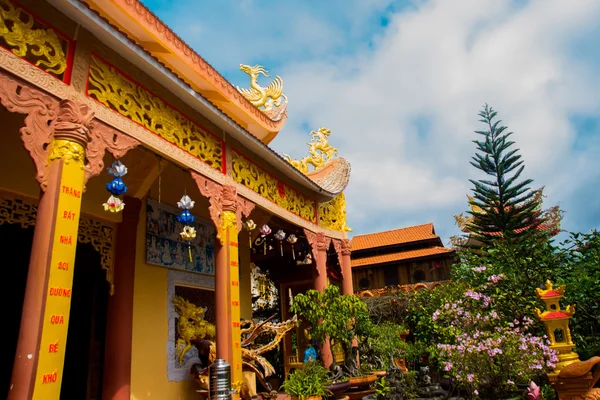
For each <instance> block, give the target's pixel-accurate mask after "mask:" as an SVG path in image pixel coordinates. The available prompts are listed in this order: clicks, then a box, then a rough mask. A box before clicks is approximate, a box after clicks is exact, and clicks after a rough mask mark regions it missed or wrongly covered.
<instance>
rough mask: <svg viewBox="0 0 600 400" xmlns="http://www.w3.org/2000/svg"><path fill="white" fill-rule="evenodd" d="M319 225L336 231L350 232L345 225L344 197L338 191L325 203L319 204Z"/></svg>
mask: <svg viewBox="0 0 600 400" xmlns="http://www.w3.org/2000/svg"><path fill="white" fill-rule="evenodd" d="M319 225H320V226H322V227H324V228H328V229H331V230H334V231H338V232H352V229H350V228H348V225H346V198H345V197H344V193H340V194H339V195H337V196H336V197H334V198H333V199H332V200H330V201H328V202H327V203H320V204H319Z"/></svg>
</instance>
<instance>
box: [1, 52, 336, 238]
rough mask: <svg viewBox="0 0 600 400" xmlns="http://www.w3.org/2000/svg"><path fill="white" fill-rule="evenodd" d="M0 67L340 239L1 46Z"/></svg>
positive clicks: (262, 203) (278, 212)
mask: <svg viewBox="0 0 600 400" xmlns="http://www.w3.org/2000/svg"><path fill="white" fill-rule="evenodd" d="M0 69H1V70H6V71H8V72H10V73H12V74H14V75H16V76H18V77H19V78H21V79H22V80H24V81H26V82H29V83H30V84H32V85H34V86H36V87H39V88H40V89H41V90H44V91H46V92H48V93H49V94H51V95H53V96H55V97H57V98H59V99H71V100H74V101H77V102H79V103H81V104H87V105H88V106H89V107H90V108H91V109H92V110H93V111H94V113H95V118H97V119H98V120H100V121H102V122H104V123H106V124H107V125H109V126H111V127H113V128H115V129H117V130H119V131H121V132H123V133H124V134H126V135H128V136H131V137H133V138H134V139H136V140H138V141H139V142H140V143H142V144H143V145H144V147H146V148H148V149H149V150H151V151H153V152H154V153H156V154H158V155H161V156H162V157H164V158H166V159H168V160H170V161H172V162H173V163H175V164H177V165H180V166H182V167H184V168H188V169H191V170H193V171H196V172H197V173H199V174H202V175H204V176H205V177H207V178H209V179H211V180H213V181H215V182H217V183H219V184H222V185H234V186H236V187H237V188H238V193H240V194H241V195H242V196H244V197H245V198H246V199H248V200H250V201H252V202H254V203H255V204H256V205H258V206H260V207H261V208H263V209H265V210H269V211H270V212H271V213H273V214H275V215H277V216H278V217H281V218H283V219H284V220H287V221H290V222H292V223H294V224H296V225H297V226H299V227H301V228H305V229H308V230H310V231H313V232H323V233H324V234H325V235H327V236H329V237H331V238H335V239H341V238H342V234H341V233H340V232H336V231H334V230H331V229H327V228H324V227H320V226H318V225H316V224H313V223H311V222H309V221H306V220H304V219H302V218H300V217H298V216H297V215H295V214H293V213H292V212H290V211H287V210H284V209H282V208H281V207H278V206H275V205H274V204H273V203H272V202H270V201H269V200H268V199H265V198H263V197H262V196H261V195H259V194H258V193H256V192H254V191H253V190H251V189H248V188H246V187H245V186H243V185H240V184H239V183H237V182H235V181H233V179H232V178H231V177H230V176H228V175H223V174H222V173H221V172H220V171H217V170H215V169H214V168H211V167H210V166H208V165H207V164H205V163H204V162H202V161H201V160H199V159H198V158H196V157H194V156H192V155H191V154H188V153H186V152H185V151H183V150H181V149H179V148H178V147H176V146H172V145H169V146H165V142H164V140H163V139H162V138H160V137H158V136H157V135H155V134H154V133H152V132H150V131H148V130H147V129H145V128H144V127H142V126H140V125H138V124H136V123H135V122H133V121H131V120H129V119H128V118H126V117H123V116H122V115H120V114H117V113H116V112H114V111H113V110H111V109H109V108H108V107H105V106H104V105H102V104H101V103H99V102H97V101H95V100H93V99H90V98H89V97H87V96H86V95H85V94H84V93H79V92H78V91H77V90H76V89H75V88H74V87H73V86H69V85H66V84H65V83H64V82H61V81H59V80H58V79H55V78H53V77H51V76H50V75H48V74H47V73H45V72H43V71H41V70H40V69H38V68H37V67H35V66H33V65H31V64H30V63H28V62H27V61H25V60H22V59H20V58H19V57H17V56H16V55H14V54H12V53H11V52H9V51H7V50H5V49H2V48H0ZM0 73H1V72H0Z"/></svg>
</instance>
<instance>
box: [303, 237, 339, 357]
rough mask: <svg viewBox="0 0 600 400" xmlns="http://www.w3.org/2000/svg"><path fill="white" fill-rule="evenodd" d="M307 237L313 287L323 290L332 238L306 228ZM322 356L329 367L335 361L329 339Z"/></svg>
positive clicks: (322, 347) (323, 347)
mask: <svg viewBox="0 0 600 400" xmlns="http://www.w3.org/2000/svg"><path fill="white" fill-rule="evenodd" d="M304 233H305V234H306V238H307V240H308V242H309V244H310V246H311V248H312V251H313V256H314V258H315V266H314V268H313V289H315V290H318V291H319V292H323V290H325V288H326V287H327V250H328V249H329V245H330V244H331V239H330V238H328V237H327V236H325V234H323V233H322V232H319V233H313V232H311V231H308V230H306V229H305V230H304ZM321 358H322V360H323V365H324V366H325V368H328V367H329V366H330V365H331V364H332V363H333V354H332V353H331V346H330V345H329V339H327V340H326V341H325V343H323V344H322V346H321Z"/></svg>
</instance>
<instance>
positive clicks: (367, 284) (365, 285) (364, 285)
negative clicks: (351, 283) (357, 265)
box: [358, 278, 371, 290]
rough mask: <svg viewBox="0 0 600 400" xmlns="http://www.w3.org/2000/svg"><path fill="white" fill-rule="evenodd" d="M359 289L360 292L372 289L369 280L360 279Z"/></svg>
mask: <svg viewBox="0 0 600 400" xmlns="http://www.w3.org/2000/svg"><path fill="white" fill-rule="evenodd" d="M358 287H359V288H360V290H367V289H368V288H370V287H371V282H370V281H369V278H360V280H359V281H358Z"/></svg>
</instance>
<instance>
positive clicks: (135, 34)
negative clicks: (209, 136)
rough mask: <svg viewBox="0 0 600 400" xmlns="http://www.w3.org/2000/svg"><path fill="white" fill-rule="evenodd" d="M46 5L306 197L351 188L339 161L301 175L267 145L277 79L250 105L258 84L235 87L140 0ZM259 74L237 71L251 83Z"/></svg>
mask: <svg viewBox="0 0 600 400" xmlns="http://www.w3.org/2000/svg"><path fill="white" fill-rule="evenodd" d="M49 2H50V3H51V4H53V5H54V6H55V7H57V8H58V9H59V10H60V11H61V12H63V13H64V14H66V15H67V16H69V17H70V18H72V19H73V20H74V21H76V22H78V23H79V24H80V25H81V26H82V27H83V28H85V29H87V30H89V31H90V32H91V33H92V34H94V35H96V36H97V37H98V38H99V39H100V40H102V41H103V42H104V43H105V44H107V45H108V46H110V47H111V48H113V49H114V50H115V51H117V52H119V54H120V55H121V56H122V57H124V58H125V59H127V60H128V61H130V62H132V63H133V64H135V65H136V66H137V67H139V68H140V69H142V70H143V71H144V72H145V73H146V74H148V75H149V76H150V77H152V78H154V79H156V80H157V81H158V82H160V83H161V84H162V85H164V86H165V88H167V89H168V90H170V91H171V92H173V93H174V94H175V95H176V96H178V97H180V98H181V99H182V100H183V101H185V102H187V103H188V104H189V105H190V106H192V107H193V108H194V109H195V110H197V111H199V112H201V113H202V114H203V115H204V116H206V117H207V118H209V119H210V120H211V122H213V123H214V124H216V125H217V126H218V127H219V128H220V129H223V131H226V132H228V133H229V134H231V135H232V137H233V138H235V139H236V140H238V141H239V142H240V144H241V145H243V146H245V147H246V149H247V150H248V151H249V152H252V153H254V154H256V156H257V157H258V158H260V159H262V160H264V161H265V162H266V163H268V164H270V165H271V166H272V167H274V168H275V169H277V170H278V171H281V172H282V173H284V174H285V175H286V176H287V177H288V178H290V179H291V180H292V181H294V182H295V183H297V184H299V185H300V186H302V187H303V188H304V189H306V190H308V191H310V192H311V193H312V194H313V198H314V199H316V200H317V201H319V202H327V201H330V200H331V199H333V198H334V197H335V196H337V195H338V194H340V193H341V192H342V191H343V190H344V188H345V187H346V185H347V184H348V180H349V175H350V165H349V164H348V162H346V161H345V160H343V159H336V160H335V162H331V164H330V165H327V166H322V167H323V168H320V169H321V170H320V171H313V172H307V171H306V172H302V171H299V170H298V169H297V168H293V167H292V166H291V165H290V163H289V161H290V160H285V159H284V158H283V157H282V156H280V155H279V154H277V153H276V152H275V151H273V150H272V149H271V148H270V147H269V146H268V143H269V142H270V141H271V140H273V138H274V137H275V136H276V135H277V134H278V133H279V132H280V131H281V129H283V127H284V125H285V121H286V118H287V98H286V97H285V95H283V93H282V90H283V88H282V84H283V82H282V80H281V78H279V77H275V79H272V80H271V81H268V80H267V81H265V82H264V84H263V83H262V82H260V84H263V85H264V87H261V88H262V89H265V90H266V91H267V92H268V93H270V95H271V99H270V100H269V101H267V103H266V104H262V103H263V100H264V99H257V98H255V97H256V96H254V94H256V92H253V91H252V89H253V88H254V86H256V85H255V83H253V84H252V85H254V86H252V85H251V88H250V89H239V88H236V87H234V86H233V85H232V84H231V83H230V82H228V81H227V80H226V79H225V78H224V77H223V76H222V75H220V74H219V73H218V72H217V71H216V70H215V68H213V67H212V66H211V65H210V64H209V63H208V62H206V61H205V60H204V59H203V58H202V57H201V56H200V55H199V54H198V53H196V52H195V51H194V50H193V49H192V48H191V47H190V46H189V45H187V44H186V43H185V42H184V41H183V40H182V39H181V38H179V37H178V36H177V34H176V33H175V32H174V31H173V30H172V29H171V28H169V27H168V26H167V25H166V24H165V23H164V22H162V21H161V20H160V19H159V18H158V17H157V16H156V15H154V14H153V13H152V12H151V11H150V10H149V9H148V8H147V7H146V6H145V5H144V4H142V2H141V1H139V0H86V1H83V0H66V1H62V0H49ZM260 68H262V67H260V66H254V67H249V66H245V65H240V69H241V70H242V71H243V72H245V73H247V74H249V75H250V77H252V74H253V73H255V72H257V71H258V69H260ZM336 152H337V150H336ZM286 161H288V162H286Z"/></svg>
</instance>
